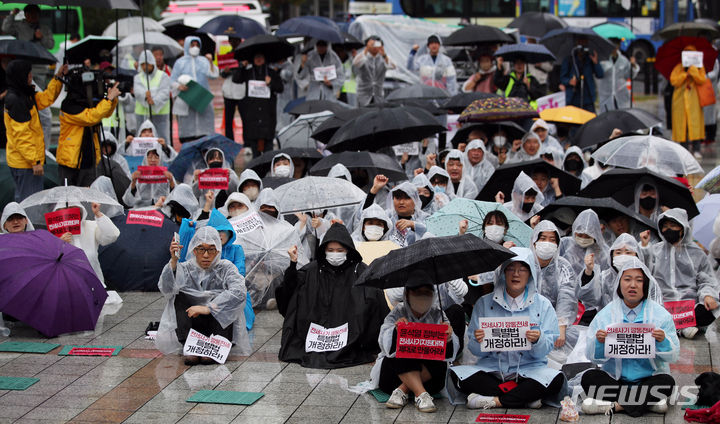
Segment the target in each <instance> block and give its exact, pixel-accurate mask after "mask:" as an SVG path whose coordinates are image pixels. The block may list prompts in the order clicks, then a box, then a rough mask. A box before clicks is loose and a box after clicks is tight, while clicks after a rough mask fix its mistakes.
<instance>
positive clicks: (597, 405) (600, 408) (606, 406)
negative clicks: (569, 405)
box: [582, 398, 615, 415]
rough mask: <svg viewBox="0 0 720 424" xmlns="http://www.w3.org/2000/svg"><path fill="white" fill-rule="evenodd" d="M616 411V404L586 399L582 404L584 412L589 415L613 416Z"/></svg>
mask: <svg viewBox="0 0 720 424" xmlns="http://www.w3.org/2000/svg"><path fill="white" fill-rule="evenodd" d="M614 409H615V402H608V401H606V400H599V399H593V398H585V400H583V403H582V411H583V413H585V414H588V415H597V414H605V415H608V414H611V413H612V412H613V411H614Z"/></svg>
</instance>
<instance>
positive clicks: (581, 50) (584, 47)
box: [573, 44, 590, 56]
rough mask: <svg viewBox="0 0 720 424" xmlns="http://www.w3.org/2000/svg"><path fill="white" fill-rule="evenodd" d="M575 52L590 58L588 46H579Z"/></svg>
mask: <svg viewBox="0 0 720 424" xmlns="http://www.w3.org/2000/svg"><path fill="white" fill-rule="evenodd" d="M573 50H575V51H577V52H582V53H583V54H584V55H585V56H590V49H589V48H588V47H587V46H583V45H582V44H578V45H577V46H575V48H574V49H573Z"/></svg>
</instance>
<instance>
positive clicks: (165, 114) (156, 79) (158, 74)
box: [133, 50, 170, 140]
mask: <svg viewBox="0 0 720 424" xmlns="http://www.w3.org/2000/svg"><path fill="white" fill-rule="evenodd" d="M143 63H147V64H148V65H152V67H153V71H152V72H151V73H149V74H146V73H145V71H143V69H142V64H143ZM148 81H149V82H150V88H149V89H148ZM147 91H150V97H152V101H153V105H152V106H150V104H148V102H147V100H146V98H145V93H146V92H147ZM133 92H134V93H135V116H136V119H137V121H138V122H143V121H145V120H146V119H150V120H151V121H152V122H153V124H155V125H156V126H157V129H158V132H156V133H155V136H156V137H162V138H164V139H165V140H169V134H170V77H169V76H168V75H167V74H166V73H165V72H163V71H161V70H159V69H158V67H157V63H155V56H154V55H153V54H152V52H151V51H150V50H145V51H144V52H142V53H140V57H139V58H138V73H137V74H136V75H135V77H134V79H133ZM151 112H152V113H151ZM151 115H152V116H151Z"/></svg>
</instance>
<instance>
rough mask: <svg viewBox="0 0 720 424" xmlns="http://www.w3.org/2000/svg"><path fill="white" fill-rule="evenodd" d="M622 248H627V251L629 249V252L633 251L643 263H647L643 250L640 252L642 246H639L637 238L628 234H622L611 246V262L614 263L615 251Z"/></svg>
mask: <svg viewBox="0 0 720 424" xmlns="http://www.w3.org/2000/svg"><path fill="white" fill-rule="evenodd" d="M620 248H625V249H628V250H632V251H633V252H635V254H636V255H637V257H638V258H639V259H640V260H641V261H643V262H645V256H644V255H643V253H642V250H640V245H639V244H638V242H637V240H636V239H635V237H633V236H631V235H630V234H628V233H622V234H620V235H619V236H618V237H617V238H616V239H615V241H614V242H613V244H612V245H611V246H610V250H609V252H608V253H609V254H610V260H611V261H612V257H613V254H612V252H613V250H617V249H620Z"/></svg>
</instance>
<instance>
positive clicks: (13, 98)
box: [5, 60, 35, 122]
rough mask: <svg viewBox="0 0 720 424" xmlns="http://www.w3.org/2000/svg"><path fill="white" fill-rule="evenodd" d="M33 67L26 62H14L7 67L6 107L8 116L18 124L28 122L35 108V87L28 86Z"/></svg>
mask: <svg viewBox="0 0 720 424" xmlns="http://www.w3.org/2000/svg"><path fill="white" fill-rule="evenodd" d="M31 70H32V65H31V64H30V62H28V61H26V60H13V61H12V62H10V63H9V64H8V66H7V71H6V73H5V81H6V82H7V87H8V93H7V95H6V97H5V105H6V110H7V112H8V115H10V118H12V120H13V121H16V122H28V121H29V120H30V119H31V114H30V111H31V110H32V108H33V107H35V87H33V86H32V85H29V84H28V74H30V71H31Z"/></svg>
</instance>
